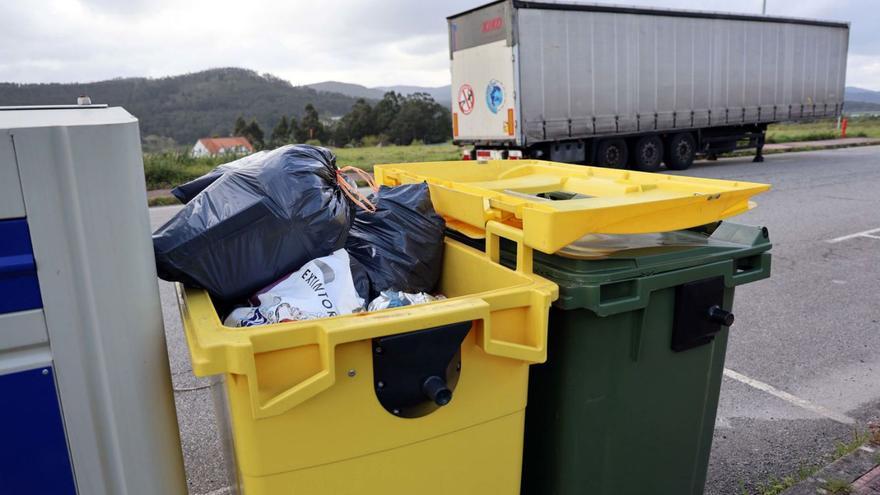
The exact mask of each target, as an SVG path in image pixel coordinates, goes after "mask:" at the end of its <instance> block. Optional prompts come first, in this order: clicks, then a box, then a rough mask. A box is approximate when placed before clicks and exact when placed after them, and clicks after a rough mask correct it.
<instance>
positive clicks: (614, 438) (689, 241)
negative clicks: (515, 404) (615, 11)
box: [508, 222, 771, 495]
mask: <svg viewBox="0 0 880 495" xmlns="http://www.w3.org/2000/svg"><path fill="white" fill-rule="evenodd" d="M594 237H595V236H594ZM598 237H599V242H598V243H589V242H588V243H586V245H584V246H579V245H577V244H576V245H573V246H570V248H567V249H565V250H563V251H561V252H559V253H557V254H555V255H544V254H541V253H535V272H536V273H537V274H540V275H542V276H544V277H546V278H548V279H550V280H552V281H554V282H556V283H557V284H558V285H559V293H560V297H559V300H558V301H557V302H556V303H555V304H554V306H553V307H552V309H551V312H550V327H549V332H548V339H549V340H548V358H547V362H546V363H545V364H541V365H535V366H532V368H531V371H530V377H529V405H528V407H527V409H526V437H525V447H524V448H525V452H524V461H523V462H524V465H523V482H522V488H523V490H522V493H523V494H524V495H537V494H541V495H575V494H578V495H636V494H638V495H646V494H650V495H698V494H701V493H703V486H704V484H705V480H706V471H707V468H708V462H709V451H710V449H711V446H712V433H713V430H714V425H715V415H716V410H717V407H718V395H719V389H720V386H721V376H722V371H723V368H724V355H725V351H726V348H727V339H728V332H729V330H728V327H729V326H730V325H731V324H732V323H733V320H734V317H733V314H732V313H731V311H732V306H733V294H734V288H735V287H736V286H738V285H742V284H746V283H749V282H754V281H756V280H761V279H764V278H767V277H769V275H770V253H769V252H768V250H769V249H770V246H771V245H770V240H769V235H768V233H767V229H766V228H761V227H751V226H745V225H737V224H734V223H729V222H722V223H720V224H716V225H713V226H709V227H707V228H706V229H704V230H703V232H695V231H683V232H673V233H668V234H656V235H654V236H620V237H605V238H604V245H603V242H602V241H603V239H602V236H598ZM652 244H653V246H650V247H647V246H649V245H652ZM511 261H512V257H511V256H509V255H508V262H511ZM734 328H735V326H734Z"/></svg>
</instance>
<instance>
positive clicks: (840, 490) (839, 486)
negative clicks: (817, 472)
mask: <svg viewBox="0 0 880 495" xmlns="http://www.w3.org/2000/svg"><path fill="white" fill-rule="evenodd" d="M822 488H825V489H826V490H828V493H834V494H838V495H847V494H849V493H852V487H851V486H850V484H849V483H847V482H846V481H843V480H836V479H835V480H828V481H826V482H825V486H823V487H822Z"/></svg>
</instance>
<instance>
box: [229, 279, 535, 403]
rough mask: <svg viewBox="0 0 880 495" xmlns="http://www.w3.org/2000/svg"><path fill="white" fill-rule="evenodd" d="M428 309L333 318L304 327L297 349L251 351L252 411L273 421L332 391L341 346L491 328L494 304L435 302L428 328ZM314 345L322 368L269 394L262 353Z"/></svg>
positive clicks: (478, 300)
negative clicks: (459, 327) (468, 324)
mask: <svg viewBox="0 0 880 495" xmlns="http://www.w3.org/2000/svg"><path fill="white" fill-rule="evenodd" d="M426 309H429V308H427V307H425V306H422V305H419V306H406V307H403V308H397V309H394V310H390V311H387V312H386V311H382V312H376V313H364V315H363V316H362V317H360V318H357V319H355V320H354V321H352V320H348V321H346V322H344V323H342V324H340V325H331V324H330V323H331V321H332V320H325V321H324V322H323V324H315V325H313V326H311V327H309V329H308V330H307V329H306V328H302V329H299V330H298V331H297V336H298V338H297V341H296V342H294V343H293V345H291V342H289V341H287V342H284V343H277V344H275V345H273V346H272V347H273V348H267V349H260V350H259V351H258V352H256V351H255V352H251V353H248V354H249V358H248V362H247V363H244V371H245V372H244V375H245V376H246V377H247V382H248V389H249V395H250V400H251V412H252V414H253V416H254V418H267V417H271V416H276V415H279V414H283V413H284V412H286V411H288V410H290V409H292V408H294V407H296V406H298V405H299V404H301V403H303V402H305V401H306V400H308V399H310V398H312V397H314V396H315V395H317V394H319V393H320V392H323V391H324V390H326V389H328V388H330V387H331V386H332V385H333V384H334V383H335V382H336V347H337V346H338V345H341V344H346V343H350V342H358V341H363V340H370V339H373V338H376V337H384V336H386V335H394V334H399V333H405V332H412V331H417V330H422V329H424V328H429V327H436V326H441V325H448V324H453V323H461V322H465V321H475V320H482V321H483V328H486V327H487V326H488V324H489V321H490V319H489V303H487V302H486V301H485V300H483V299H482V298H479V297H472V298H465V299H448V300H445V301H437V302H434V303H430V309H429V310H430V314H431V322H430V324H426V323H425V321H424V316H425V314H424V311H425V310H426ZM333 323H335V322H333ZM309 330H311V331H309ZM255 339H256V337H255ZM309 345H317V346H318V352H319V355H320V367H319V369H317V370H316V371H315V373H313V374H312V375H311V376H309V377H307V378H305V379H303V380H301V381H299V382H298V383H295V384H293V385H291V386H290V387H288V388H286V389H284V390H283V391H281V392H278V393H275V394H271V395H269V394H267V391H265V390H262V389H261V386H260V384H261V382H262V381H264V380H261V376H260V370H259V368H258V366H257V357H256V356H257V355H258V354H259V353H262V352H270V351H274V350H283V349H292V348H296V347H301V346H309ZM500 351H501V352H508V353H510V351H505V348H504V346H503V345H502V346H500ZM487 352H488V351H487ZM518 352H521V351H518ZM267 395H269V396H267Z"/></svg>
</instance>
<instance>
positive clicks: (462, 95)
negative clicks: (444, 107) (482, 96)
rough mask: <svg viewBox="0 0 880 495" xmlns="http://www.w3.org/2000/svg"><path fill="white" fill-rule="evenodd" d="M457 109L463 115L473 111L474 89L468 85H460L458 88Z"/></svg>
mask: <svg viewBox="0 0 880 495" xmlns="http://www.w3.org/2000/svg"><path fill="white" fill-rule="evenodd" d="M458 108H459V109H461V113H463V114H465V115H467V114H469V113H471V112H472V111H473V110H474V88H472V87H471V85H470V84H462V85H461V87H460V88H458Z"/></svg>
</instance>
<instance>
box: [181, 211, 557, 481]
mask: <svg viewBox="0 0 880 495" xmlns="http://www.w3.org/2000/svg"><path fill="white" fill-rule="evenodd" d="M498 233H499V235H506V234H508V232H507V231H504V230H503V228H501V229H500V230H499V231H498ZM514 240H516V239H514ZM530 266H531V265H530V263H523V264H521V265H520V267H519V269H518V270H517V271H513V270H509V269H507V268H504V267H502V266H501V265H499V264H497V263H494V262H492V260H491V259H490V257H489V256H487V255H486V254H484V253H482V252H480V251H477V250H474V249H472V248H470V247H467V246H465V245H463V244H460V243H458V242H456V241H453V240H448V239H447V240H446V241H445V251H444V264H443V272H442V278H441V282H440V287H439V291H440V292H442V293H443V294H445V295H446V296H447V297H448V299H447V300H444V301H437V302H432V303H428V304H423V305H418V306H407V307H403V308H396V309H389V310H384V311H377V312H373V313H365V314H355V315H346V316H338V317H334V318H326V319H321V320H313V321H302V322H290V323H280V324H276V325H267V326H262V327H252V328H247V329H233V328H227V327H224V326H222V324H221V322H220V320H219V319H218V316H217V313H216V311H215V309H214V306H213V304H212V302H211V300H210V297H209V296H208V295H207V293H206V292H205V291H203V290H200V289H191V288H183V287H182V286H180V285H178V294H179V300H180V305H181V310H182V314H183V323H184V325H183V326H184V331H185V333H186V337H187V341H188V343H189V349H190V356H191V357H192V363H193V370H194V372H195V374H196V375H199V376H206V375H212V374H218V373H225V374H227V380H226V382H227V392H228V394H227V395H228V399H229V406H230V416H231V423H232V424H231V426H232V433H233V438H234V443H235V450H236V460H237V465H238V470H239V476H240V480H241V481H242V483H243V486H244V488H245V492H246V493H247V494H248V495H255V494H257V495H263V494H288V493H309V494H317V495H320V494H344V493H359V494H360V493H367V494H370V493H377V494H378V493H382V494H383V495H384V494H401V495H402V494H412V493H419V494H438V495H439V494H448V493H451V492H455V493H498V494H515V493H518V490H519V476H520V463H521V458H522V428H523V415H524V410H525V406H526V391H527V388H528V366H529V364H531V363H538V362H543V361H544V360H545V359H546V337H547V316H548V311H549V306H550V303H551V302H552V301H553V300H555V299H556V297H557V296H558V287H557V286H556V285H555V284H553V283H551V282H548V281H546V280H544V279H542V278H540V277H538V276H536V275H533V274H532V273H531V270H530V269H529V267H530ZM461 321H473V322H474V323H473V327H472V329H471V332H470V333H469V334H468V336H467V337H466V338H465V340H464V342H463V344H462V346H461V362H462V366H461V375H460V377H459V380H458V383H457V386H456V388H455V391H454V395H453V399H452V402H451V403H450V404H448V405H447V406H444V407H441V408H439V409H438V410H436V411H434V412H432V413H431V414H428V415H426V416H423V417H420V418H412V419H409V418H400V417H397V416H394V415H393V414H391V413H389V412H388V411H386V410H385V409H384V408H383V407H382V406H381V405H380V404H379V402H378V399H377V398H376V395H375V392H374V383H373V382H374V380H373V374H372V373H373V365H372V345H371V340H372V339H373V338H375V337H381V336H384V335H391V334H398V333H403V332H409V331H415V330H420V329H425V328H431V327H436V326H440V325H445V324H450V323H456V322H461ZM453 488H454V489H453Z"/></svg>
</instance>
